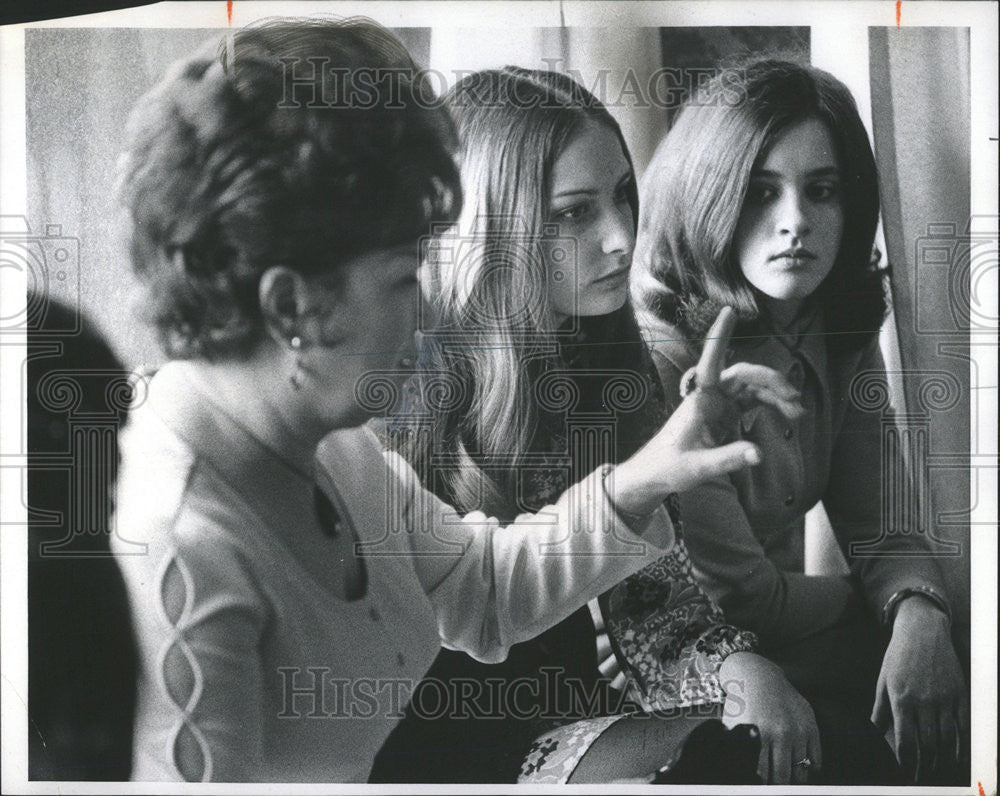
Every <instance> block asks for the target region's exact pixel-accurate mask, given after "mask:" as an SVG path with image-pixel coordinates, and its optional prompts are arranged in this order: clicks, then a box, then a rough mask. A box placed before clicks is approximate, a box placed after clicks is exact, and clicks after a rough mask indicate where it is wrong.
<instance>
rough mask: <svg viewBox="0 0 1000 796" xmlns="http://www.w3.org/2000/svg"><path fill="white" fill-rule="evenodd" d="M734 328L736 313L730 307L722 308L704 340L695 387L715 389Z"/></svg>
mask: <svg viewBox="0 0 1000 796" xmlns="http://www.w3.org/2000/svg"><path fill="white" fill-rule="evenodd" d="M735 327H736V313H735V312H734V311H733V309H732V308H731V307H723V308H722V310H721V311H720V312H719V315H718V317H717V318H716V319H715V323H713V324H712V328H711V329H709V330H708V336H707V337H706V338H705V347H704V348H703V349H702V350H701V359H699V360H698V367H697V375H696V379H697V385H698V386H699V387H717V386H718V385H719V374H720V373H722V367H723V365H724V364H725V361H726V349H727V348H728V347H729V336H730V335H731V334H732V333H733V329H734V328H735Z"/></svg>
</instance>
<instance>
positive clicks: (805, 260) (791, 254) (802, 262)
mask: <svg viewBox="0 0 1000 796" xmlns="http://www.w3.org/2000/svg"><path fill="white" fill-rule="evenodd" d="M815 259H816V255H815V254H813V253H812V252H811V251H808V250H807V249H789V250H788V251H783V252H781V253H780V254H775V255H772V257H771V262H777V263H779V264H781V265H783V266H784V267H785V268H805V267H806V266H808V265H809V264H811V263H812V261H813V260H815Z"/></svg>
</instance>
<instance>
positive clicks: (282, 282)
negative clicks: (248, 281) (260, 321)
mask: <svg viewBox="0 0 1000 796" xmlns="http://www.w3.org/2000/svg"><path fill="white" fill-rule="evenodd" d="M307 294H308V291H307V289H306V281H305V279H304V278H303V276H302V274H300V273H298V272H297V271H293V270H292V269H291V268H287V267H285V266H283V265H276V266H272V267H271V268H268V269H267V270H266V271H265V272H264V273H263V274H262V275H261V278H260V286H259V288H258V297H259V300H260V310H261V314H262V315H263V316H264V323H265V325H266V326H267V332H268V334H269V335H270V336H271V337H272V338H273V339H274V340H275V341H276V342H278V343H281V344H282V345H287V344H288V341H289V339H290V338H292V337H295V336H301V334H302V330H301V327H302V324H303V322H304V320H305V317H306V315H307V314H308V305H307V299H308V295H307Z"/></svg>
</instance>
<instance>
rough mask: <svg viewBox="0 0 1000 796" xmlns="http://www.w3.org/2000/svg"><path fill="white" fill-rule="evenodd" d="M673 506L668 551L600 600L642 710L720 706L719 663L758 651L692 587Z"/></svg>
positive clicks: (751, 637) (747, 636) (746, 633)
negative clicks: (674, 535)
mask: <svg viewBox="0 0 1000 796" xmlns="http://www.w3.org/2000/svg"><path fill="white" fill-rule="evenodd" d="M673 503H674V505H673V508H674V511H672V512H671V515H672V519H673V520H674V528H675V532H676V533H677V542H676V544H675V545H674V547H673V549H672V550H671V551H670V552H669V553H668V554H667V555H665V556H664V557H663V558H661V559H660V560H659V561H657V562H655V563H653V564H650V565H649V566H648V567H646V568H645V569H643V570H641V571H639V572H637V573H636V574H635V575H633V576H631V577H630V578H628V579H626V580H625V581H624V582H622V583H620V584H618V585H617V586H615V587H614V588H613V589H611V591H609V592H608V593H607V594H605V595H604V596H603V597H602V598H601V600H600V604H601V612H602V614H603V616H604V621H605V623H606V625H607V629H608V635H609V636H610V637H611V639H612V644H613V646H614V648H615V652H616V655H617V656H618V658H619V662H620V663H621V667H622V671H623V672H624V673H625V675H626V678H627V680H628V684H629V695H630V696H631V697H632V698H633V699H634V700H635V701H636V702H638V703H639V704H640V705H641V706H642V707H643V709H644V710H671V709H676V708H680V707H688V706H691V705H703V704H710V703H722V702H724V701H725V692H724V690H723V688H722V685H721V683H720V682H719V667H720V665H721V664H722V661H723V660H724V659H725V658H726V656H728V655H730V654H732V653H733V652H739V651H755V650H756V649H757V637H756V636H755V635H754V634H753V633H750V632H749V631H745V630H739V629H738V628H735V627H733V626H732V625H728V624H726V623H725V620H724V619H723V616H722V612H721V610H720V609H719V607H718V606H717V605H716V604H715V603H714V602H713V601H712V600H711V599H710V598H709V597H708V595H706V594H705V592H704V591H702V589H701V587H699V586H698V584H697V582H696V581H695V577H694V570H693V568H692V566H691V559H690V556H689V555H688V551H687V546H686V545H685V543H684V539H683V536H682V529H681V525H680V522H679V520H680V517H679V516H678V515H677V513H676V502H675V501H674V502H673Z"/></svg>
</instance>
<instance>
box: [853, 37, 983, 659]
mask: <svg viewBox="0 0 1000 796" xmlns="http://www.w3.org/2000/svg"><path fill="white" fill-rule="evenodd" d="M869 54H870V79H871V93H872V107H873V118H874V132H875V152H876V160H877V162H878V167H879V183H880V191H881V194H882V208H883V223H884V228H885V239H886V247H887V254H888V262H889V265H890V267H891V269H892V276H891V283H892V301H893V305H894V307H895V317H896V325H897V326H896V331H897V335H898V339H899V349H900V358H901V364H902V370H903V386H904V396H905V412H904V413H903V415H902V416H901V417H900V418H899V420H900V421H901V422H900V427H901V428H902V429H903V431H902V432H901V433H902V434H903V437H902V439H903V442H904V449H905V450H906V451H907V453H908V458H909V460H910V461H909V463H910V466H911V469H912V471H913V472H912V476H913V477H912V479H911V481H912V486H911V488H912V489H913V490H914V494H913V496H912V502H913V503H914V504H915V505H916V507H917V511H918V512H919V515H918V516H919V518H920V526H919V528H918V531H919V532H921V533H925V534H927V536H928V539H929V540H930V542H931V545H932V551H933V554H934V555H935V557H936V559H937V561H938V563H939V564H940V566H941V568H942V570H943V572H944V575H945V578H946V582H947V584H948V588H949V592H950V594H951V596H952V601H953V603H954V605H955V609H956V617H955V618H956V620H957V625H958V626H959V627H964V628H965V630H966V633H967V631H968V626H969V544H968V542H969V530H970V527H969V515H970V508H969V507H970V506H972V505H974V504H973V502H972V500H971V499H970V497H971V495H970V477H969V476H970V462H969V453H970V443H969V440H970V413H969V409H970V405H969V401H970V369H971V367H972V363H971V359H970V355H969V350H970V348H969V334H970V305H969V296H970V271H971V268H970V262H971V260H970V232H971V230H970V227H969V223H970V191H971V188H970V183H971V176H970V146H971V138H970V123H971V116H970V99H969V97H970V94H969V30H968V28H905V27H904V28H870V29H869ZM887 532H890V533H891V532H893V529H892V528H888V529H887ZM959 641H960V642H963V641H964V643H965V644H966V645H967V644H968V639H967V636H966V637H965V638H964V639H962V638H960V639H959ZM966 649H967V648H966Z"/></svg>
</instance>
